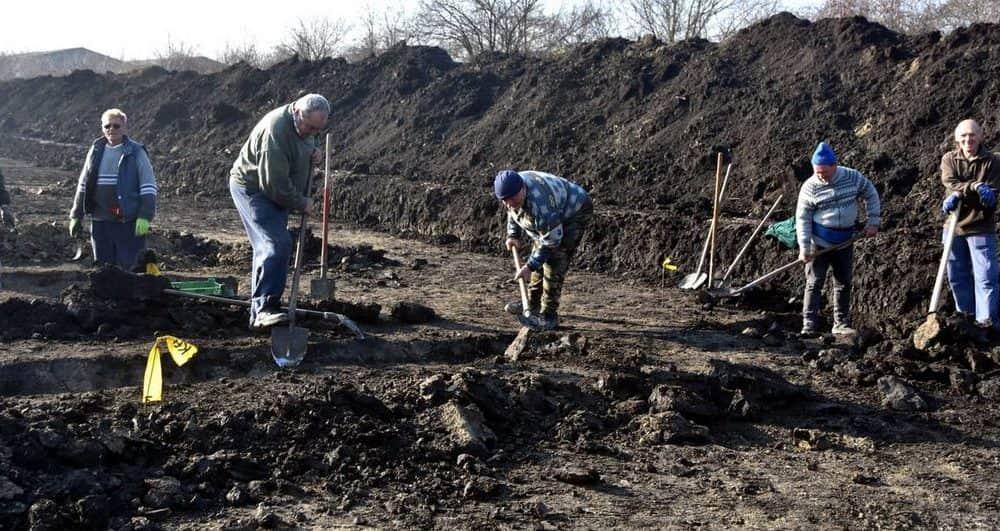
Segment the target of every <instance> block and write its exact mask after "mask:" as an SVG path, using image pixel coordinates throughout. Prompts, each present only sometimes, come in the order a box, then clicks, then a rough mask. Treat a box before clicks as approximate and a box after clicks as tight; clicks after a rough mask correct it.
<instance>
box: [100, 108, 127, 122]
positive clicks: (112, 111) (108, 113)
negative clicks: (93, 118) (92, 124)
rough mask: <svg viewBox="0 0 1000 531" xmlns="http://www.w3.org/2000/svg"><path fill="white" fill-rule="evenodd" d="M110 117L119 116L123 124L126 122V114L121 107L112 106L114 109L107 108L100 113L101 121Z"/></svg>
mask: <svg viewBox="0 0 1000 531" xmlns="http://www.w3.org/2000/svg"><path fill="white" fill-rule="evenodd" d="M111 117H115V118H121V119H122V123H123V124H127V123H128V116H126V115H125V111H123V110H121V109H118V108H114V109H108V110H106V111H104V112H103V113H102V114H101V121H102V122H103V121H105V120H107V119H108V118H111Z"/></svg>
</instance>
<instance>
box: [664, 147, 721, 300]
mask: <svg viewBox="0 0 1000 531" xmlns="http://www.w3.org/2000/svg"><path fill="white" fill-rule="evenodd" d="M732 167H733V165H732V164H730V165H729V166H728V167H727V168H726V177H725V179H723V180H722V188H720V189H719V201H721V200H722V196H723V195H725V193H726V184H727V183H729V170H731V169H732ZM713 210H714V208H713ZM713 230H715V219H714V216H713V219H712V223H711V225H710V226H709V228H708V234H707V235H705V245H704V246H703V247H702V248H701V259H699V260H698V268H697V269H696V270H695V272H694V273H688V274H687V275H684V278H683V279H681V283H680V284H678V285H677V287H679V288H681V289H698V288H700V287H701V285H702V284H704V283H705V281H706V280H708V275H707V274H705V273H702V272H701V266H703V265H705V257H707V256H708V245H709V243H711V239H712V231H713Z"/></svg>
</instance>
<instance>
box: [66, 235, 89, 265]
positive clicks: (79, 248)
mask: <svg viewBox="0 0 1000 531" xmlns="http://www.w3.org/2000/svg"><path fill="white" fill-rule="evenodd" d="M73 240H75V241H76V252H75V253H74V254H73V258H70V261H71V262H79V261H80V259H81V258H83V254H84V252H85V250H84V249H85V246H84V244H85V243H86V241H87V237H86V235H85V234H83V231H80V235H79V236H76V237H74V238H73Z"/></svg>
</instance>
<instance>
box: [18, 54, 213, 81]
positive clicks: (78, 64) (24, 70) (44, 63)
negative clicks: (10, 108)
mask: <svg viewBox="0 0 1000 531" xmlns="http://www.w3.org/2000/svg"><path fill="white" fill-rule="evenodd" d="M152 65H159V66H162V67H164V68H167V69H168V70H194V71H196V72H199V73H202V74H208V73H212V72H218V71H219V70H222V69H223V68H225V66H226V65H224V64H222V63H220V62H218V61H215V60H212V59H209V58H207V57H185V58H181V59H168V60H159V59H147V60H142V61H121V60H119V59H115V58H114V57H109V56H107V55H104V54H101V53H97V52H95V51H93V50H88V49H87V48H67V49H65V50H54V51H49V52H29V53H20V54H12V55H2V56H0V80H7V79H19V78H20V79H24V78H31V77H39V76H65V75H68V74H69V73H71V72H73V71H74V70H93V71H94V72H97V73H101V74H103V73H105V72H115V73H123V72H128V71H131V70H138V69H141V68H145V67H147V66H152Z"/></svg>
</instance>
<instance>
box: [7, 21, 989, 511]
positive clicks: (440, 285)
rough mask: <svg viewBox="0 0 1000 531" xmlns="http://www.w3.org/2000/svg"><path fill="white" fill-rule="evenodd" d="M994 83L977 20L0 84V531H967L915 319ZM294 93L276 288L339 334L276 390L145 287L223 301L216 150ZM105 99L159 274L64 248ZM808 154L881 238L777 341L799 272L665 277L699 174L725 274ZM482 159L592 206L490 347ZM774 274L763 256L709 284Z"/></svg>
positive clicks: (955, 442)
mask: <svg viewBox="0 0 1000 531" xmlns="http://www.w3.org/2000/svg"><path fill="white" fill-rule="evenodd" d="M998 70H1000V26H996V25H977V26H973V27H971V28H967V29H960V30H957V31H955V32H952V33H950V34H947V35H940V34H928V35H920V36H906V35H901V34H897V33H893V32H891V31H889V30H887V29H885V28H883V27H882V26H879V25H877V24H872V23H869V22H867V21H865V20H864V19H861V18H852V19H831V20H822V21H819V22H817V23H810V22H808V21H805V20H801V19H797V18H795V17H793V16H791V15H787V14H782V15H778V16H776V17H774V18H771V19H769V20H767V21H765V22H762V23H760V24H758V25H756V26H753V27H751V28H748V29H747V30H744V31H743V32H741V33H740V34H738V35H736V36H735V37H733V38H731V39H729V40H727V41H725V42H724V43H722V44H714V43H710V42H707V41H686V42H683V43H679V44H675V45H666V44H663V43H660V42H657V41H655V40H652V39H643V40H641V41H638V42H631V41H626V40H620V39H615V40H606V41H601V42H596V43H591V44H588V45H584V46H582V47H580V48H578V49H574V50H570V51H568V52H567V53H565V54H563V55H560V56H558V57H553V58H533V57H517V56H499V55H497V56H489V57H482V58H479V59H478V60H476V61H474V62H470V63H456V62H453V61H452V60H451V59H450V58H449V57H448V56H447V55H446V54H445V53H444V52H443V51H441V50H440V49H437V48H428V47H407V46H404V45H400V46H397V47H395V48H393V49H391V50H390V51H388V52H387V53H385V54H384V55H381V56H379V57H377V58H371V59H369V60H366V61H361V62H358V63H347V62H345V61H343V60H326V61H321V62H303V61H297V60H292V61H288V62H285V63H282V64H279V65H277V66H275V67H273V68H272V69H270V70H267V71H260V70H255V69H252V68H249V67H246V66H243V65H238V66H235V67H232V68H230V69H228V70H226V71H223V72H221V73H218V74H213V75H198V74H194V73H190V72H182V73H172V72H167V71H165V70H162V69H158V68H150V69H147V70H144V71H142V72H139V73H134V74H122V75H118V74H106V75H105V74H97V73H93V72H76V73H74V74H72V75H70V76H67V77H63V78H51V77H46V78H36V79H30V80H20V81H11V82H6V83H0V130H2V132H0V155H2V156H3V157H5V158H2V159H0V168H2V169H3V172H4V174H5V175H6V176H7V181H8V184H7V185H8V189H9V191H10V192H11V195H12V200H13V207H14V210H15V211H16V212H17V214H18V215H19V223H18V225H17V227H16V229H6V230H4V231H3V233H2V234H0V261H2V268H0V282H2V285H3V288H2V289H0V341H2V343H0V528H2V529H39V530H41V529H71V528H73V529H175V528H182V529H209V528H211V529H217V528H225V529H256V528H260V527H263V528H289V527H291V528H295V527H299V528H309V529H331V528H447V529H452V528H482V529H496V528H510V529H523V528H532V529H559V528H602V529H607V528H692V527H703V528H782V529H787V528H863V529H876V528H877V529H912V528H962V529H995V528H997V527H998V526H1000V516H998V514H1000V500H998V497H997V492H1000V474H998V472H1000V452H998V443H997V441H998V438H1000V423H998V419H1000V408H998V406H997V400H998V398H1000V368H998V367H1000V364H998V362H1000V346H997V345H998V338H995V337H989V336H987V335H983V334H981V333H979V332H978V331H977V330H976V329H975V328H970V327H969V326H968V325H967V324H966V323H963V322H961V321H959V320H957V319H955V318H953V317H951V316H950V315H948V310H947V308H948V307H950V303H948V304H947V305H946V310H945V312H944V313H943V314H942V315H940V316H939V320H938V321H939V323H940V325H941V329H940V331H939V333H937V334H936V335H935V337H933V338H930V340H928V341H926V342H925V341H920V340H918V341H917V342H916V345H915V342H914V339H913V337H912V336H913V334H914V332H915V331H916V330H917V329H918V327H919V326H920V325H921V324H922V323H924V321H925V312H926V308H927V304H928V301H929V297H930V291H931V286H932V284H933V279H934V274H935V272H936V266H937V261H938V259H939V257H940V252H941V249H940V243H939V241H940V230H941V229H940V227H941V222H942V219H941V217H940V215H939V214H938V205H939V203H940V199H941V197H942V195H943V194H942V191H941V185H940V184H939V181H938V163H939V160H940V156H941V154H942V153H943V152H944V151H945V150H946V149H948V148H949V147H950V145H951V140H950V136H951V132H952V130H953V128H954V126H955V125H956V124H957V123H958V121H960V120H961V119H963V118H966V117H975V118H978V119H980V121H981V122H982V123H983V124H984V126H985V129H986V144H987V145H988V146H989V145H996V144H997V140H998V139H1000V120H998V116H997V112H998V111H997V110H996V109H998V108H1000V92H998V87H997V81H995V79H997V78H998V74H1000V72H998ZM303 91H309V92H313V91H314V92H320V93H323V94H325V95H326V96H328V97H329V98H330V99H331V102H332V103H333V106H334V110H333V114H332V116H331V124H332V126H331V132H332V134H333V139H334V144H335V150H334V153H333V167H334V168H335V169H336V170H337V171H336V172H335V173H333V174H332V186H333V194H332V203H331V207H332V212H333V216H334V226H333V230H332V231H331V244H330V247H329V248H328V257H327V265H328V266H329V276H330V277H331V278H332V279H333V280H334V281H335V282H336V294H335V296H334V297H333V298H332V299H331V298H325V299H320V298H315V297H309V296H308V295H309V282H308V280H309V279H312V278H316V277H317V276H318V275H319V270H320V267H319V266H320V264H319V256H320V248H321V243H320V239H319V236H320V234H319V229H318V227H319V218H318V216H313V218H312V219H311V220H310V223H311V226H310V227H309V228H308V229H307V230H308V231H309V234H307V236H308V239H307V241H308V245H307V247H306V253H305V254H306V267H305V271H304V275H305V278H304V281H303V282H302V287H301V291H302V293H303V295H304V300H302V301H301V304H302V306H304V307H306V308H311V309H320V310H325V311H335V312H339V313H343V314H345V315H347V316H349V317H350V318H351V319H353V320H355V321H356V322H357V323H358V324H359V325H360V326H361V327H362V328H363V329H364V330H365V333H366V334H367V336H368V337H367V339H365V340H363V341H362V340H357V339H355V338H354V337H353V336H352V335H351V334H350V333H349V332H348V331H347V330H345V329H344V328H343V327H341V326H339V325H338V324H337V323H336V322H335V321H329V320H321V319H314V318H304V319H303V320H302V324H303V325H304V326H308V327H309V328H310V330H311V334H310V343H309V354H308V356H307V358H306V361H305V362H304V363H303V364H302V365H301V366H300V367H299V368H297V369H295V370H280V369H278V368H277V367H275V365H274V364H273V362H272V361H271V359H270V352H269V351H270V338H269V336H268V335H267V334H263V333H256V332H251V331H249V330H248V329H247V327H246V319H247V318H246V313H245V309H244V308H242V307H240V306H235V305H229V304H220V303H213V302H204V301H197V300H191V299H187V298H178V297H175V296H171V295H166V294H164V293H162V292H161V291H160V288H161V287H163V286H165V285H166V284H165V283H167V282H169V281H180V280H203V279H207V278H215V279H217V280H219V281H222V282H225V283H227V284H228V285H230V286H236V291H237V292H238V293H239V294H241V295H245V294H246V289H247V288H246V274H247V270H248V268H249V256H250V254H249V253H250V251H249V247H248V246H247V244H246V241H245V235H244V234H243V229H242V226H241V225H240V223H239V220H238V216H237V215H236V212H235V210H234V209H233V208H232V206H231V202H230V199H229V197H228V193H227V192H226V188H225V186H226V175H227V171H228V166H229V165H230V164H231V162H232V159H233V158H234V156H235V153H236V151H237V150H238V149H239V146H240V144H241V143H242V141H243V140H244V139H245V137H246V135H247V134H248V132H249V130H250V128H251V127H252V126H253V124H254V123H255V121H256V119H257V118H259V117H260V116H261V115H262V114H263V113H264V112H266V111H267V110H270V109H271V108H274V107H276V106H278V105H280V104H283V103H286V102H288V101H291V100H292V99H294V98H295V97H296V96H298V95H299V94H300V93H302V92H303ZM112 106H116V107H121V108H123V109H124V110H126V112H128V113H129V125H130V128H131V132H132V134H133V135H134V136H135V138H137V139H138V140H140V141H142V142H144V143H146V144H147V145H148V147H149V150H150V153H151V157H152V160H153V163H154V167H155V169H156V172H157V176H158V179H159V182H160V185H161V196H160V205H159V213H158V216H157V218H156V220H155V221H154V224H153V232H152V236H151V238H150V247H151V248H153V249H154V250H155V252H156V255H157V258H158V264H159V266H160V268H161V269H162V270H163V274H164V276H165V277H166V279H163V278H158V279H157V278H150V277H148V276H143V275H139V276H136V275H132V274H129V273H126V272H121V271H116V270H109V269H106V268H95V267H94V266H93V264H92V263H91V261H90V259H89V258H85V259H84V260H82V261H77V262H74V261H72V260H71V257H72V256H73V254H74V251H75V248H76V245H77V242H75V241H73V240H72V239H71V238H70V237H69V235H68V233H67V232H66V230H65V222H66V215H67V212H68V209H69V206H70V202H71V198H72V193H73V189H74V186H75V182H76V172H77V171H78V169H79V166H80V165H81V164H82V161H83V157H84V154H85V152H86V149H87V146H88V145H89V142H90V141H91V140H92V138H93V137H95V136H96V135H97V134H98V133H99V131H98V118H99V115H100V112H101V111H102V110H103V109H105V108H108V107H112ZM819 140H828V141H830V142H831V143H832V145H833V146H834V147H835V149H836V150H837V152H838V154H839V156H840V159H841V161H842V163H843V164H844V165H847V166H851V167H855V168H858V169H860V170H861V171H863V172H864V173H866V174H867V175H868V176H869V177H870V178H871V179H872V181H873V182H874V183H875V184H876V187H877V188H878V190H879V192H880V194H881V195H882V198H883V205H884V225H883V229H884V230H883V232H882V233H881V234H880V235H879V236H877V237H876V238H874V239H872V240H867V241H864V242H862V243H860V244H858V246H857V248H856V252H855V256H856V260H855V264H856V267H855V270H856V289H855V295H854V316H855V320H856V324H857V325H858V326H859V328H860V334H859V335H858V337H857V338H855V339H854V340H835V339H834V338H833V337H832V336H823V337H820V338H818V339H810V340H804V339H800V338H798V337H797V335H796V332H797V331H798V328H799V325H800V320H799V308H800V304H801V298H800V297H801V295H800V292H801V289H802V278H801V273H798V272H796V273H794V274H787V275H785V276H783V277H779V278H778V279H776V280H775V281H774V282H771V283H769V284H767V285H765V286H764V287H763V288H762V289H759V290H757V291H753V292H750V293H748V294H746V295H744V296H741V297H737V298H734V299H727V300H722V301H718V300H714V299H712V298H710V297H708V296H707V295H706V294H705V293H704V292H703V291H702V292H695V291H684V290H680V289H677V288H676V287H675V286H676V285H677V283H678V282H679V280H680V278H681V277H682V276H683V275H685V274H687V273H690V272H692V271H693V270H694V267H695V265H696V263H697V260H698V256H699V253H700V250H701V245H702V242H703V238H704V234H705V231H706V230H707V228H708V224H709V222H710V217H711V210H712V204H711V203H712V202H711V196H712V188H713V185H714V173H715V159H716V153H717V152H719V151H720V150H721V151H723V152H724V153H726V156H727V157H728V159H729V160H731V162H732V163H733V169H732V181H731V182H730V187H729V189H728V190H727V199H726V200H725V202H724V205H723V208H722V220H721V223H720V234H719V241H720V244H721V251H720V255H719V256H718V257H717V262H718V263H720V264H725V265H728V264H729V263H730V262H731V261H732V259H733V258H734V257H735V255H736V253H737V252H738V251H739V249H740V248H741V247H742V246H743V243H744V242H745V241H746V238H747V237H748V236H749V234H750V232H751V231H752V230H753V229H754V227H755V226H756V224H757V223H758V221H759V220H760V218H761V217H762V216H763V214H764V212H765V211H766V210H767V209H768V208H769V207H770V205H771V203H772V202H773V201H774V199H775V198H776V197H777V196H778V195H779V194H783V196H784V201H783V203H782V204H781V206H780V207H779V210H778V213H777V214H776V215H775V217H774V219H775V220H780V219H784V218H787V217H789V216H790V215H791V212H792V210H793V208H794V198H795V196H796V193H797V186H798V182H800V181H801V180H803V179H804V178H806V177H808V175H809V173H810V172H811V169H810V166H809V159H808V157H809V154H810V153H811V150H812V148H813V146H814V145H815V144H816V143H817V142H818V141H819ZM507 167H515V168H521V169H539V170H544V171H550V172H553V173H556V174H561V175H564V176H566V177H569V178H571V179H573V180H576V181H578V182H580V183H582V184H583V185H584V186H585V187H586V188H587V189H588V190H589V191H590V192H591V194H592V196H593V197H594V200H595V204H596V206H597V211H596V216H595V222H594V224H593V226H592V228H591V230H590V232H589V233H588V234H587V236H586V237H585V239H584V242H583V244H582V246H581V249H580V251H579V253H578V255H577V260H576V267H575V269H574V271H573V273H572V274H571V275H570V277H569V281H568V286H567V288H566V291H565V297H564V305H563V310H562V321H563V323H562V324H563V326H562V327H561V328H560V329H558V330H556V331H552V332H544V333H537V334H533V335H528V336H524V335H519V328H518V326H517V324H516V321H515V320H514V319H513V318H512V316H510V315H507V314H505V313H503V311H502V306H503V304H504V302H506V301H508V300H511V299H513V298H514V297H516V287H515V285H514V284H512V283H511V282H509V277H510V276H511V273H512V270H513V267H512V264H511V261H510V258H509V257H508V256H506V255H503V254H502V253H501V250H500V243H501V240H500V238H501V231H502V220H503V217H502V212H501V208H500V205H499V204H498V203H497V202H496V201H495V200H494V199H493V198H492V195H491V189H490V183H491V180H492V175H493V174H494V173H495V172H496V171H497V170H498V169H502V168H507ZM317 197H319V196H318V195H317ZM293 225H294V224H293ZM290 228H291V229H292V230H294V231H297V230H299V228H298V227H297V226H293V227H290ZM668 257H669V258H671V260H672V261H673V262H674V263H676V264H678V265H679V266H680V270H679V271H677V272H665V271H663V270H662V269H661V267H660V264H661V262H662V261H663V259H664V258H668ZM794 258H795V253H794V251H792V250H788V249H785V248H783V247H781V246H780V245H779V244H778V243H776V242H775V241H773V240H770V239H766V240H761V241H759V242H758V243H757V244H756V245H754V246H753V247H752V248H751V250H750V252H749V255H748V257H747V258H745V259H744V260H743V261H742V262H740V264H739V266H738V267H737V268H736V269H735V273H734V275H733V278H734V279H735V280H736V284H737V285H739V284H742V283H744V282H747V281H749V280H752V279H753V278H755V277H757V276H759V275H761V274H763V273H765V272H767V271H769V270H770V269H772V268H773V267H776V266H778V265H781V264H783V263H786V262H788V261H791V260H794ZM947 298H948V296H947V294H946V299H947ZM163 335H173V336H177V337H180V338H183V339H185V340H187V341H189V342H192V343H194V344H196V345H198V347H199V349H200V352H199V353H198V354H197V356H196V357H195V358H194V359H193V360H192V361H191V362H189V363H188V364H187V365H185V366H183V367H176V366H175V365H174V364H173V362H172V361H170V359H169V357H164V368H163V370H164V375H165V380H166V382H165V389H164V400H163V401H162V402H158V403H146V404H144V403H142V402H141V400H140V399H141V394H142V393H141V382H142V377H143V371H144V368H145V365H146V354H147V353H148V352H149V349H150V346H151V345H152V344H153V341H154V338H156V337H158V336H163ZM917 346H919V347H920V348H917Z"/></svg>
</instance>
